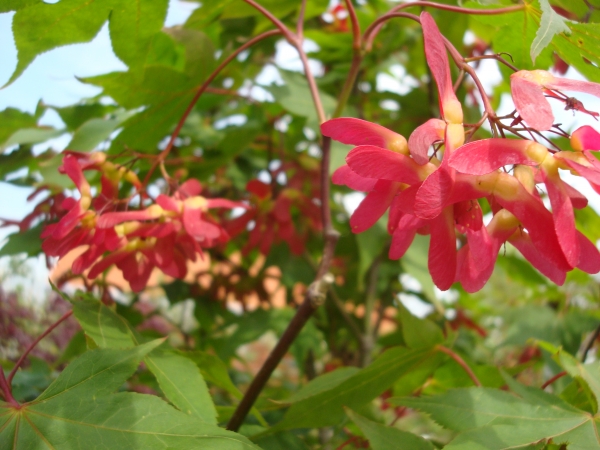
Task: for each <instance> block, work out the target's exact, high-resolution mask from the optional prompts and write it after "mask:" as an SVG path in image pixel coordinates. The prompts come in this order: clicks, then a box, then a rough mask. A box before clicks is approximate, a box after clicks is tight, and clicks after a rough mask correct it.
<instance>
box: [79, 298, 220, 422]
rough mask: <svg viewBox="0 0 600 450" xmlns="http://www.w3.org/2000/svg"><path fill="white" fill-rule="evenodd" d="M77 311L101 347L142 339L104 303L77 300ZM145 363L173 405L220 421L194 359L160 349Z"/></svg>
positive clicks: (127, 344) (124, 345) (123, 345)
mask: <svg viewBox="0 0 600 450" xmlns="http://www.w3.org/2000/svg"><path fill="white" fill-rule="evenodd" d="M73 310H74V313H75V317H76V318H77V320H78V321H79V323H80V324H81V326H82V328H83V330H84V331H85V333H86V335H87V336H88V337H89V338H91V339H92V340H93V341H94V342H95V344H96V345H98V347H100V348H129V347H133V346H134V345H137V344H139V342H140V341H141V337H140V336H139V335H138V334H137V333H136V332H135V331H134V330H133V329H131V328H130V327H129V324H128V323H127V321H125V319H123V318H122V317H121V316H119V315H118V314H117V313H115V312H114V311H112V310H110V309H109V308H107V307H106V306H105V305H103V304H102V303H101V302H98V301H93V300H90V299H81V300H78V301H76V302H74V303H73ZM144 362H145V363H146V365H147V366H148V369H150V371H151V372H152V373H153V374H154V376H155V377H156V380H157V381H158V384H159V386H160V388H161V390H162V391H163V393H164V394H165V397H167V399H168V400H169V401H170V402H171V403H173V405H175V406H176V407H177V408H179V409H180V410H181V411H183V412H185V413H186V414H189V415H192V416H195V417H197V418H198V419H200V420H202V421H203V422H206V423H210V424H216V416H217V412H216V409H215V406H214V404H213V402H212V399H211V397H210V394H209V392H208V387H207V386H206V382H205V381H204V378H203V377H202V375H201V374H200V371H199V369H198V366H196V364H195V363H194V362H193V361H192V360H191V359H189V358H186V357H185V356H182V355H179V354H177V353H175V352H172V351H166V350H162V349H157V350H154V351H152V352H150V353H149V354H148V355H146V356H145V358H144Z"/></svg>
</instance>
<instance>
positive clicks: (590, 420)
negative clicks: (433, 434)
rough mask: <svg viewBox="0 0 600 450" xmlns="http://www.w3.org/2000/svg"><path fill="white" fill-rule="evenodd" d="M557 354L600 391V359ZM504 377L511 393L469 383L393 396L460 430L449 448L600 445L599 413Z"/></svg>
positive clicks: (399, 402) (493, 449)
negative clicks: (434, 392)
mask: <svg viewBox="0 0 600 450" xmlns="http://www.w3.org/2000/svg"><path fill="white" fill-rule="evenodd" d="M546 347H548V348H549V349H550V348H551V346H549V345H546ZM556 360H557V362H559V363H561V365H562V366H563V367H564V368H565V369H566V370H567V371H568V373H569V374H570V375H572V376H574V377H577V378H578V379H579V380H580V382H581V383H582V384H583V385H585V387H586V388H588V389H590V390H591V391H592V392H593V395H594V396H596V395H597V393H598V392H599V391H598V388H597V386H598V383H599V380H600V371H599V370H598V365H596V364H592V365H582V364H580V363H578V362H577V361H576V360H575V359H574V358H573V357H572V356H570V355H568V354H566V353H564V352H559V353H557V354H556ZM506 382H507V384H508V386H509V388H510V389H511V390H512V393H511V392H505V391H500V390H497V389H490V388H466V389H453V390H449V391H447V392H446V393H444V394H442V395H436V396H432V397H421V398H396V399H391V400H390V402H391V403H393V404H397V405H403V406H408V407H411V408H415V409H418V410H420V411H423V412H425V413H427V414H429V415H430V416H431V417H432V418H433V419H434V420H435V421H436V422H437V423H439V424H440V425H442V426H444V427H446V428H449V429H451V430H454V431H457V432H458V435H457V436H456V437H455V438H454V439H453V440H452V442H450V444H449V445H447V446H446V447H444V448H447V449H457V450H458V449H461V450H484V449H486V450H496V449H497V450H502V449H508V448H520V447H524V446H527V445H533V444H536V443H539V442H552V443H554V444H568V448H569V449H572V450H583V449H589V448H597V447H598V446H599V445H600V438H599V437H598V436H599V428H598V426H599V425H600V424H599V422H598V418H597V416H596V415H593V414H591V413H589V412H586V411H583V410H581V409H578V408H576V407H574V406H573V405H571V404H569V403H567V402H566V401H564V400H563V399H561V398H559V397H557V396H555V395H552V394H549V393H547V392H545V391H543V390H540V389H537V388H532V387H527V386H524V385H521V384H519V383H518V382H516V381H514V380H513V379H512V378H510V377H506Z"/></svg>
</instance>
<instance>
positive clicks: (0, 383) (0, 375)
mask: <svg viewBox="0 0 600 450" xmlns="http://www.w3.org/2000/svg"><path fill="white" fill-rule="evenodd" d="M0 390H2V394H3V395H4V400H6V401H7V402H8V403H10V404H11V405H12V406H14V407H15V408H18V407H19V406H21V405H19V402H18V401H16V400H15V398H14V397H13V395H12V392H11V391H10V384H9V383H8V382H7V381H6V378H4V370H3V369H2V368H0Z"/></svg>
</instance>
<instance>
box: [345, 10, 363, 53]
mask: <svg viewBox="0 0 600 450" xmlns="http://www.w3.org/2000/svg"><path fill="white" fill-rule="evenodd" d="M346 8H347V9H348V14H349V15H350V22H351V23H352V36H353V40H352V48H353V49H354V51H359V50H360V47H361V45H360V24H359V23H358V17H357V16H356V11H355V9H354V5H353V4H352V0H346Z"/></svg>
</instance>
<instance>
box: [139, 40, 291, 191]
mask: <svg viewBox="0 0 600 450" xmlns="http://www.w3.org/2000/svg"><path fill="white" fill-rule="evenodd" d="M281 33H282V32H281V31H280V30H270V31H265V32H264V33H262V34H259V35H258V36H256V37H253V38H252V39H250V40H249V41H248V42H246V43H245V44H244V45H242V46H241V47H239V48H238V49H236V50H235V51H234V52H233V53H232V54H231V55H229V56H228V57H227V58H225V59H224V60H223V62H222V63H221V64H219V66H218V67H217V68H216V69H215V70H214V71H213V73H211V74H210V76H209V77H208V78H207V80H206V81H205V82H204V83H202V86H200V88H198V91H197V92H196V95H194V98H193V99H192V101H191V102H190V104H189V105H188V107H187V108H186V110H185V112H184V113H183V114H182V116H181V118H180V119H179V122H177V126H176V127H175V130H174V131H173V133H172V134H171V138H170V139H169V143H168V144H167V146H166V147H165V149H164V150H163V151H162V152H160V154H159V155H158V157H157V158H156V160H155V161H154V163H153V164H152V166H151V167H150V170H149V171H148V174H147V175H146V178H145V179H144V186H146V185H147V184H148V182H149V181H150V177H151V176H152V173H153V172H154V170H155V169H156V167H158V165H159V164H160V163H162V162H163V161H164V160H165V159H166V157H167V156H168V155H169V152H170V151H171V149H172V148H173V145H174V144H175V139H177V136H179V132H180V131H181V128H182V127H183V124H184V123H185V120H186V119H187V117H188V116H189V115H190V113H191V112H192V109H193V108H194V105H195V104H196V102H197V101H198V99H199V98H200V96H201V95H202V94H203V93H204V91H206V89H207V88H208V85H209V84H210V83H212V81H213V80H214V79H215V78H216V77H217V75H218V74H219V73H220V72H221V70H223V69H224V68H225V66H227V64H229V63H230V62H231V61H232V60H233V59H234V58H235V57H236V56H237V55H239V54H240V53H241V52H243V51H244V50H246V49H247V48H249V47H252V46H253V45H254V44H256V43H257V42H259V41H262V40H263V39H266V38H268V37H270V36H275V35H277V34H281Z"/></svg>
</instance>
